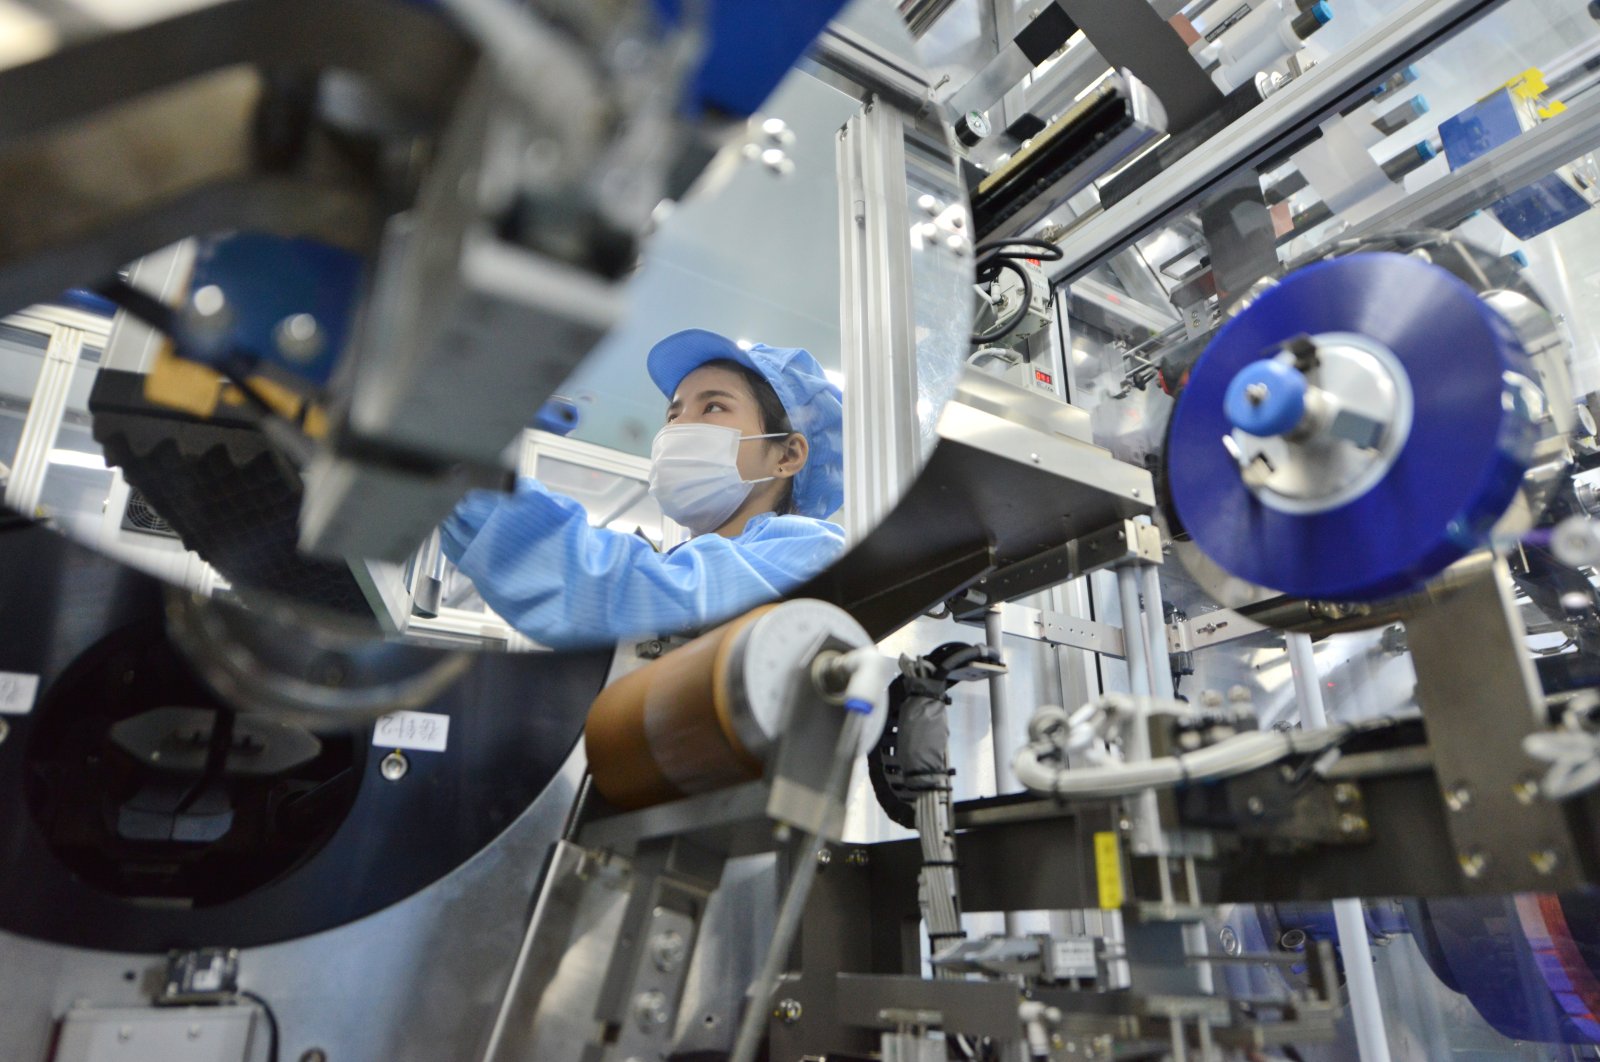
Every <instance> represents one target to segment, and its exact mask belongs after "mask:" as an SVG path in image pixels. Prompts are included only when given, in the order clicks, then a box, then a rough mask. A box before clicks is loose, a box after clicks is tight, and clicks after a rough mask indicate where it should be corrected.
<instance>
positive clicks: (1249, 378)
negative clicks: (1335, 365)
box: [1222, 358, 1306, 436]
mask: <svg viewBox="0 0 1600 1062" xmlns="http://www.w3.org/2000/svg"><path fill="white" fill-rule="evenodd" d="M1222 409H1223V412H1224V413H1225V414H1226V415H1227V417H1228V423H1230V424H1232V425H1233V426H1234V427H1235V428H1238V429H1239V430H1240V431H1243V432H1249V433H1250V434H1251V435H1262V436H1266V435H1282V434H1284V433H1285V432H1288V431H1291V430H1293V429H1294V427H1295V425H1297V424H1299V423H1300V421H1301V420H1302V419H1303V418H1304V417H1305V415H1306V378H1305V376H1304V375H1302V374H1301V372H1300V370H1299V369H1296V368H1295V367H1294V366H1292V365H1285V364H1283V362H1281V361H1275V360H1273V359H1271V358H1268V359H1266V360H1264V361H1253V362H1251V363H1250V364H1249V365H1246V366H1245V367H1244V368H1242V369H1240V370H1239V374H1238V375H1237V376H1235V377H1234V378H1233V382H1232V383H1230V384H1228V393H1227V395H1225V396H1224V397H1223V399H1222Z"/></svg>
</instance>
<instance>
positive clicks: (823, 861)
mask: <svg viewBox="0 0 1600 1062" xmlns="http://www.w3.org/2000/svg"><path fill="white" fill-rule="evenodd" d="M831 862H833V851H832V850H831V849H828V848H819V849H817V865H818V866H824V867H825V866H827V865H828V864H829V863H831Z"/></svg>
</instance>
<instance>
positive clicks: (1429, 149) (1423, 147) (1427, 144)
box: [1417, 140, 1439, 162]
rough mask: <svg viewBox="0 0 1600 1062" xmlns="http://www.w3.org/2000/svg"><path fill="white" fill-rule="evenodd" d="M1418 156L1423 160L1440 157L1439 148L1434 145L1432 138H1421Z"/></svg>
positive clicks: (1418, 145) (1418, 144)
mask: <svg viewBox="0 0 1600 1062" xmlns="http://www.w3.org/2000/svg"><path fill="white" fill-rule="evenodd" d="M1417 157H1418V158H1420V159H1421V160H1422V161H1423V162H1427V161H1429V160H1430V159H1436V158H1438V157H1439V149H1438V148H1436V147H1434V146H1433V141H1431V140H1419V141H1418V142H1417Z"/></svg>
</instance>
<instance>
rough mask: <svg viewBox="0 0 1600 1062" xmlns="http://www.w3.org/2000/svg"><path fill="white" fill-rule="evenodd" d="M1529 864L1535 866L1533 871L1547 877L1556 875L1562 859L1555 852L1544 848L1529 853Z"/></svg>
mask: <svg viewBox="0 0 1600 1062" xmlns="http://www.w3.org/2000/svg"><path fill="white" fill-rule="evenodd" d="M1528 862H1530V863H1532V864H1533V869H1534V870H1536V871H1538V872H1539V873H1540V874H1544V875H1546V876H1548V875H1550V874H1554V873H1555V872H1556V867H1558V866H1560V865H1561V857H1560V856H1558V855H1557V854H1556V853H1555V852H1554V850H1552V849H1549V848H1542V849H1540V850H1539V851H1537V852H1529V853H1528Z"/></svg>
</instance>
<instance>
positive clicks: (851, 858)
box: [844, 848, 870, 867]
mask: <svg viewBox="0 0 1600 1062" xmlns="http://www.w3.org/2000/svg"><path fill="white" fill-rule="evenodd" d="M869 860H870V857H869V856H868V855H867V850H866V849H865V848H852V849H850V851H849V853H848V854H846V855H845V857H844V861H845V865H846V866H852V867H864V866H866V865H867V863H868V861H869Z"/></svg>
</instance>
